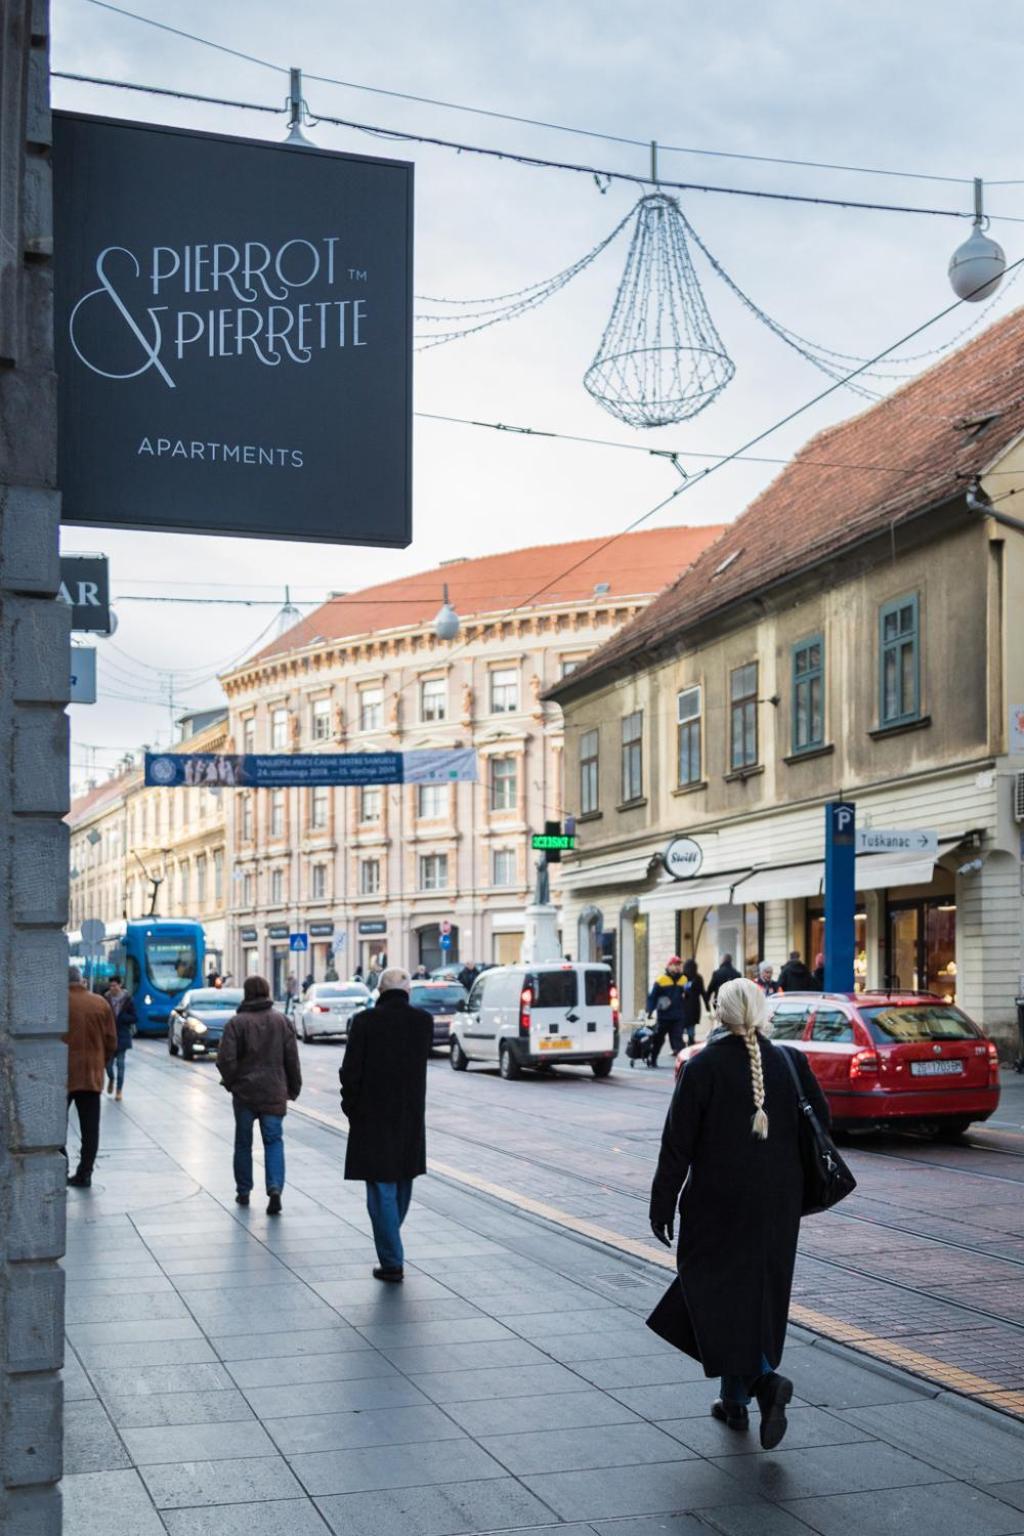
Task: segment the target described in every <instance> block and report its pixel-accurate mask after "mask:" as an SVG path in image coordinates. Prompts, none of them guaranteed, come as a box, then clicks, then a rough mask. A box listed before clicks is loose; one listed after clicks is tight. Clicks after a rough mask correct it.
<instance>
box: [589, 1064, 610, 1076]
mask: <svg viewBox="0 0 1024 1536" xmlns="http://www.w3.org/2000/svg"><path fill="white" fill-rule="evenodd" d="M590 1070H591V1072H593V1074H594V1076H595V1077H610V1076H611V1070H612V1063H611V1062H610V1061H592V1062H591V1063H590Z"/></svg>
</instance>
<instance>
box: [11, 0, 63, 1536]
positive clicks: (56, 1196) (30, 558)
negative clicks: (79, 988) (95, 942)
mask: <svg viewBox="0 0 1024 1536" xmlns="http://www.w3.org/2000/svg"><path fill="white" fill-rule="evenodd" d="M47 26H48V16H47V5H46V3H45V0H36V3H33V0H0V231H2V236H3V238H2V239H0V740H2V741H3V743H4V747H3V751H2V753H0V1531H4V1532H8V1531H9V1532H11V1536H14V1533H15V1532H17V1533H18V1536H58V1533H59V1531H60V1523H61V1522H60V1493H59V1490H58V1488H57V1481H58V1479H59V1477H60V1473H61V1428H62V1423H61V1419H62V1414H61V1406H62V1399H61V1382H60V1378H59V1376H58V1374H57V1372H58V1370H59V1368H60V1366H61V1363H62V1359H63V1353H62V1340H63V1313H64V1294H63V1285H64V1275H63V1271H62V1270H61V1269H60V1268H59V1266H58V1264H57V1262H56V1260H57V1259H58V1258H59V1257H60V1255H61V1254H62V1253H63V1251H64V1199H65V1194H64V1180H65V1164H64V1159H63V1158H62V1156H61V1154H60V1151H59V1148H60V1145H61V1143H62V1141H63V1140H64V1124H65V1115H64V1110H65V1089H66V1083H67V1069H66V1051H65V1048H64V1046H63V1044H62V1043H61V1040H60V1035H61V1033H62V1031H63V1030H64V1029H65V1028H66V1023H67V944H66V941H65V938H64V935H63V934H62V932H61V928H62V926H63V924H64V921H65V919H66V916H67V894H68V853H67V829H66V828H65V826H64V825H63V821H62V817H63V816H64V814H65V813H66V811H67V808H68V741H67V736H68V732H67V718H66V716H65V714H64V705H65V704H66V702H67V696H68V684H69V678H70V660H69V652H68V623H69V617H70V616H69V612H68V609H67V608H66V607H65V606H64V605H63V604H61V603H57V602H55V601H54V596H55V594H56V591H57V586H58V574H59V566H58V526H59V505H58V499H57V493H56V437H57V421H56V389H55V383H56V381H55V378H54V373H53V334H52V332H53V325H52V274H51V266H50V258H51V253H52V236H51V200H50V150H49V145H50V114H49V87H48V73H47V72H48V53H47Z"/></svg>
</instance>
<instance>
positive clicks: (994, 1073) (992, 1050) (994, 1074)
mask: <svg viewBox="0 0 1024 1536" xmlns="http://www.w3.org/2000/svg"><path fill="white" fill-rule="evenodd" d="M985 1044H986V1045H987V1046H988V1085H989V1087H990V1088H998V1086H999V1052H998V1050H997V1049H996V1045H995V1041H993V1040H986V1042H985Z"/></svg>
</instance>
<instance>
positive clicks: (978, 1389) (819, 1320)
mask: <svg viewBox="0 0 1024 1536" xmlns="http://www.w3.org/2000/svg"><path fill="white" fill-rule="evenodd" d="M291 1112H292V1114H296V1115H302V1116H304V1117H305V1118H306V1119H309V1120H315V1121H317V1122H318V1123H319V1124H321V1125H325V1126H327V1127H328V1128H329V1129H330V1130H332V1131H335V1132H337V1133H338V1134H340V1135H342V1136H347V1133H346V1131H345V1128H344V1126H342V1125H341V1124H339V1122H338V1121H337V1120H335V1119H332V1118H331V1116H330V1115H325V1114H323V1113H322V1111H320V1110H317V1109H309V1108H307V1107H306V1106H302V1107H301V1108H300V1106H299V1105H297V1104H294V1105H292V1107H291ZM427 1169H428V1171H429V1172H430V1173H437V1174H440V1176H441V1177H442V1178H445V1179H450V1180H451V1182H452V1183H453V1184H461V1185H463V1186H464V1187H465V1188H467V1189H475V1190H477V1191H478V1192H479V1193H480V1194H484V1195H489V1196H490V1197H491V1198H492V1199H493V1200H500V1201H501V1203H502V1204H503V1205H510V1206H513V1207H514V1208H515V1209H516V1210H517V1211H528V1212H529V1213H530V1214H531V1215H533V1216H540V1217H542V1218H543V1219H544V1220H545V1221H550V1222H553V1223H554V1224H555V1225H556V1226H559V1227H565V1228H567V1229H568V1230H569V1231H570V1232H575V1233H577V1234H578V1235H579V1236H580V1237H589V1238H590V1239H591V1240H592V1241H594V1242H597V1243H601V1244H603V1245H604V1246H605V1247H608V1248H615V1249H617V1250H618V1251H619V1252H620V1253H628V1254H630V1255H631V1256H632V1257H633V1258H636V1259H644V1260H646V1261H647V1262H648V1263H649V1264H657V1265H658V1267H659V1268H660V1269H665V1270H671V1271H672V1272H673V1273H675V1267H676V1261H675V1258H674V1257H673V1255H672V1254H671V1253H669V1252H668V1251H667V1250H665V1249H664V1248H655V1247H654V1246H653V1245H652V1244H651V1243H645V1242H642V1241H641V1240H640V1239H639V1238H635V1237H624V1236H623V1235H622V1234H621V1233H620V1232H613V1231H612V1230H611V1228H610V1227H602V1226H600V1225H599V1224H598V1223H597V1222H595V1221H586V1220H584V1219H583V1218H582V1217H580V1216H573V1215H572V1214H571V1213H570V1212H569V1211H563V1210H560V1209H559V1207H558V1206H555V1205H548V1204H547V1202H546V1201H544V1200H534V1199H533V1198H532V1196H530V1195H521V1194H519V1193H518V1192H517V1191H516V1190H514V1189H506V1188H504V1186H503V1185H501V1184H492V1183H491V1181H490V1180H489V1179H483V1178H481V1177H480V1176H479V1175H478V1174H475V1173H466V1172H464V1171H463V1170H462V1169H461V1168H453V1167H452V1166H451V1164H450V1163H441V1162H438V1161H437V1159H436V1158H433V1157H428V1158H427ZM789 1316H790V1321H791V1322H794V1323H797V1324H799V1325H800V1326H801V1327H803V1328H809V1329H810V1330H811V1332H812V1333H820V1334H821V1335H822V1336H823V1337H824V1338H826V1339H833V1340H834V1341H835V1342H836V1343H837V1344H848V1345H850V1346H851V1348H853V1349H856V1350H859V1351H861V1352H862V1353H863V1354H866V1355H871V1356H872V1357H873V1358H874V1359H876V1360H884V1361H885V1362H886V1364H888V1365H895V1366H897V1367H899V1369H900V1370H904V1371H908V1372H909V1373H910V1374H911V1375H914V1376H923V1377H924V1378H926V1379H927V1380H929V1381H934V1382H936V1383H938V1385H940V1386H943V1387H948V1388H949V1390H950V1391H951V1392H959V1393H960V1394H961V1395H962V1396H964V1397H971V1398H975V1399H977V1400H978V1401H980V1402H983V1403H987V1404H988V1405H989V1406H990V1407H992V1408H998V1409H1000V1410H1001V1411H1002V1412H1003V1413H1009V1414H1013V1415H1015V1416H1016V1417H1017V1418H1024V1392H1018V1391H1014V1390H1012V1389H1010V1388H1007V1387H1001V1386H999V1384H998V1382H994V1381H989V1380H988V1378H987V1377H985V1376H976V1375H974V1373H973V1372H971V1371H965V1370H961V1369H960V1367H959V1366H955V1365H951V1364H950V1363H949V1362H948V1361H945V1360H935V1359H933V1357H932V1356H931V1355H923V1354H921V1353H920V1352H919V1351H918V1350H916V1349H908V1348H907V1347H906V1346H905V1345H903V1344H899V1343H897V1342H896V1341H895V1340H893V1339H883V1338H879V1337H878V1336H877V1335H876V1334H872V1333H868V1332H867V1331H866V1330H865V1329H863V1328H859V1327H858V1326H857V1324H856V1323H844V1322H843V1321H842V1320H841V1319H840V1318H838V1317H830V1316H829V1315H828V1313H826V1312H817V1311H815V1310H814V1309H813V1308H811V1307H805V1306H802V1305H801V1304H800V1303H799V1302H793V1303H791V1305H790V1308H789Z"/></svg>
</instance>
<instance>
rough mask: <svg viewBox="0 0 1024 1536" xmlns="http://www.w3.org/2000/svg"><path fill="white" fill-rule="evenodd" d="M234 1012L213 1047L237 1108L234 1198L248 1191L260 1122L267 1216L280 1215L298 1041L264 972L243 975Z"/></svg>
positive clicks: (243, 1199) (297, 1078)
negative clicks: (256, 1128)
mask: <svg viewBox="0 0 1024 1536" xmlns="http://www.w3.org/2000/svg"><path fill="white" fill-rule="evenodd" d="M242 991H243V994H244V995H243V999H242V1003H241V1006H240V1007H239V1009H238V1012H237V1013H236V1014H234V1015H233V1016H232V1017H231V1018H230V1019H229V1020H228V1022H227V1024H226V1025H225V1026H224V1033H223V1035H222V1036H221V1042H220V1045H219V1047H218V1049H217V1068H218V1070H219V1072H220V1077H221V1082H222V1083H223V1085H224V1087H225V1088H226V1089H227V1090H228V1092H229V1093H230V1094H231V1098H232V1102H233V1104H234V1109H235V1200H236V1202H237V1204H238V1205H248V1204H249V1196H250V1194H251V1193H252V1186H253V1174H252V1132H253V1126H254V1125H255V1124H256V1122H257V1120H258V1121H259V1126H260V1135H261V1136H262V1138H263V1164H264V1172H265V1175H266V1185H267V1215H268V1216H279V1215H280V1214H281V1194H282V1191H283V1190H284V1117H285V1115H286V1114H287V1112H288V1100H289V1099H297V1098H298V1096H299V1094H300V1092H301V1091H302V1069H301V1068H300V1066H299V1046H298V1041H297V1040H296V1038H295V1030H294V1029H293V1027H292V1025H291V1023H290V1021H289V1020H288V1019H286V1018H285V1017H284V1015H283V1014H280V1013H278V1012H277V1011H276V1009H275V1008H274V1005H273V1002H272V1000H271V997H270V983H269V982H268V981H267V979H266V977H265V976H247V977H246V978H245V983H244V985H243V988H242Z"/></svg>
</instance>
